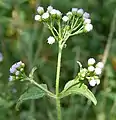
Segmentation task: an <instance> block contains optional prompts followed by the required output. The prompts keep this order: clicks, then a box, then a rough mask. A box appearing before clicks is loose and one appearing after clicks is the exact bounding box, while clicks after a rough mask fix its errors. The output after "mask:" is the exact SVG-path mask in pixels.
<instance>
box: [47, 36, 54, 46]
mask: <svg viewBox="0 0 116 120" xmlns="http://www.w3.org/2000/svg"><path fill="white" fill-rule="evenodd" d="M53 43H55V39H54V37H52V36H50V37H49V38H48V44H53Z"/></svg>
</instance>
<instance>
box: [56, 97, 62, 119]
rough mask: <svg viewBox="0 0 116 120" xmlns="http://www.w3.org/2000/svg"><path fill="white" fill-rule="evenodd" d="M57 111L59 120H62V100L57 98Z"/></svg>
mask: <svg viewBox="0 0 116 120" xmlns="http://www.w3.org/2000/svg"><path fill="white" fill-rule="evenodd" d="M56 110H57V120H61V106H60V98H58V97H57V98H56Z"/></svg>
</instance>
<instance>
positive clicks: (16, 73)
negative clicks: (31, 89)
mask: <svg viewBox="0 0 116 120" xmlns="http://www.w3.org/2000/svg"><path fill="white" fill-rule="evenodd" d="M24 67H25V64H24V63H23V62H22V61H19V62H17V63H15V64H13V65H12V66H11V68H10V74H11V75H10V77H9V81H12V80H15V79H20V78H22V77H23V72H24V71H23V70H24Z"/></svg>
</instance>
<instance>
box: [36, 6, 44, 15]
mask: <svg viewBox="0 0 116 120" xmlns="http://www.w3.org/2000/svg"><path fill="white" fill-rule="evenodd" d="M37 12H38V13H39V14H40V15H42V14H43V13H44V8H43V7H40V6H39V7H38V8H37Z"/></svg>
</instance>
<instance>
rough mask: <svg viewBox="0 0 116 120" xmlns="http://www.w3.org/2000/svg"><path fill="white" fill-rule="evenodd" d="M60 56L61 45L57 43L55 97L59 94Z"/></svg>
mask: <svg viewBox="0 0 116 120" xmlns="http://www.w3.org/2000/svg"><path fill="white" fill-rule="evenodd" d="M61 56H62V46H61V43H60V42H59V51H58V62H57V73H56V95H57V96H58V94H59V78H60V67H61Z"/></svg>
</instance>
